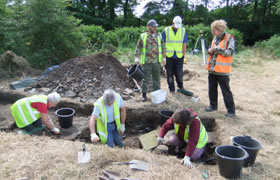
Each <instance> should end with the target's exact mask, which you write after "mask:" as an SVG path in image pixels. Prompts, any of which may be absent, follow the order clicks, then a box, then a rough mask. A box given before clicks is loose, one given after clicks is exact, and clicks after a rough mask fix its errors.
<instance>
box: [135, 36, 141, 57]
mask: <svg viewBox="0 0 280 180" xmlns="http://www.w3.org/2000/svg"><path fill="white" fill-rule="evenodd" d="M142 47H143V41H142V39H141V37H140V38H139V40H138V42H137V45H136V50H135V58H140V55H141V51H142Z"/></svg>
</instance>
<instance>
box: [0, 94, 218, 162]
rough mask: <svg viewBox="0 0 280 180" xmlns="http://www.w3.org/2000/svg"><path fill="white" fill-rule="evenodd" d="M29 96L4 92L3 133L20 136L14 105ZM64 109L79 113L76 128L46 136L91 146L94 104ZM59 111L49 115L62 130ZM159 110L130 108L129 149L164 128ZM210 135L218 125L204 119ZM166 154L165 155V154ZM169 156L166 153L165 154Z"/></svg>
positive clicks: (209, 151) (0, 103)
mask: <svg viewBox="0 0 280 180" xmlns="http://www.w3.org/2000/svg"><path fill="white" fill-rule="evenodd" d="M23 97H25V95H22V94H17V93H10V91H9V93H8V92H6V94H5V95H4V94H3V92H1V91H0V130H1V131H6V132H16V131H17V130H18V129H17V128H16V127H15V126H14V123H13V122H14V121H13V119H12V117H11V115H10V109H9V107H10V105H11V104H12V103H13V102H15V101H16V100H17V99H20V98H23ZM61 107H71V108H73V109H75V111H76V115H75V116H74V118H73V126H72V127H70V128H68V129H61V135H59V136H54V135H52V134H51V133H49V132H48V131H46V132H45V133H44V134H45V135H47V136H52V137H53V138H58V139H66V140H80V141H84V142H88V143H90V131H89V128H88V120H89V118H90V115H91V113H92V110H93V104H92V103H79V102H75V101H72V100H66V101H65V100H63V101H62V102H60V103H59V104H58V106H57V107H56V109H59V108H61ZM54 111H55V110H50V111H49V116H50V118H52V120H53V121H54V123H55V124H56V126H57V127H59V123H58V119H57V117H56V116H55V114H54ZM159 111H160V110H159V109H156V108H155V107H154V106H152V105H151V107H140V108H139V107H137V108H136V107H129V106H128V107H127V120H126V132H125V134H124V135H123V139H124V143H125V146H126V147H129V148H142V147H141V143H140V140H139V136H141V135H143V134H145V133H148V132H150V131H152V130H155V129H158V128H159V126H160V124H162V121H161V118H160V115H159ZM200 119H201V121H202V123H203V124H204V126H205V128H206V130H207V132H215V131H216V122H215V119H214V118H210V117H200ZM215 146H216V144H215V141H214V142H211V143H208V144H207V146H206V153H205V155H204V158H205V159H209V157H213V153H214V149H215ZM161 154H162V153H161ZM163 154H166V153H163Z"/></svg>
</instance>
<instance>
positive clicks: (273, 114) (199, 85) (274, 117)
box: [0, 52, 280, 180]
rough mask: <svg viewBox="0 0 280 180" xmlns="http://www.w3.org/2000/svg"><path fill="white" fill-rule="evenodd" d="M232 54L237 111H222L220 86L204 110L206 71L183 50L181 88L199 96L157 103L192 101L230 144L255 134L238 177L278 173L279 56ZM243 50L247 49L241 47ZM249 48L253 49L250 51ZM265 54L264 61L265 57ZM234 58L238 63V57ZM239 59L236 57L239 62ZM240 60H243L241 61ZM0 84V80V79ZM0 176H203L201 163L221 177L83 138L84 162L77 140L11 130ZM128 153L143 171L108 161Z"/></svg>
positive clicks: (1, 137)
mask: <svg viewBox="0 0 280 180" xmlns="http://www.w3.org/2000/svg"><path fill="white" fill-rule="evenodd" d="M242 53H244V54H237V56H236V62H237V63H236V65H235V66H234V68H233V72H232V76H231V77H230V78H231V82H230V85H231V89H232V92H233V95H234V100H235V104H236V114H237V117H236V118H234V119H228V118H226V117H224V114H225V112H226V109H225V107H224V103H223V98H222V95H221V92H219V109H218V111H216V112H213V113H206V112H205V111H204V108H205V107H206V106H207V105H208V103H209V101H208V84H207V83H208V81H207V71H206V70H205V68H204V66H203V65H202V64H201V63H202V59H201V57H200V56H188V57H187V59H188V61H187V63H186V64H185V65H184V69H187V70H189V71H190V72H192V73H193V74H194V76H192V78H191V79H190V80H188V81H184V86H185V88H186V89H188V90H191V91H193V92H194V93H195V94H196V95H198V96H199V98H200V102H199V103H196V104H194V103H192V102H191V101H190V98H186V97H185V96H183V95H180V94H177V93H176V94H175V95H174V96H171V95H170V94H168V101H167V102H165V103H164V104H162V105H161V106H163V107H168V108H171V109H176V108H177V107H186V106H188V107H193V108H194V110H195V111H196V112H198V114H199V116H209V117H214V118H215V119H216V123H217V131H216V133H217V134H218V135H219V136H218V139H217V143H218V144H232V142H231V138H232V137H233V136H237V135H250V136H252V137H254V138H255V139H257V140H259V141H260V142H261V144H262V146H263V148H262V149H261V150H260V151H259V154H258V156H257V159H256V162H255V165H254V166H253V167H250V168H243V174H242V176H241V179H254V180H263V179H279V177H280V175H279V174H280V164H279V161H280V158H279V154H280V141H279V139H280V135H279V130H280V125H279V119H280V113H279V112H280V103H279V97H280V76H279V68H278V67H279V66H280V61H279V60H275V59H273V58H272V57H270V56H265V57H267V59H264V55H260V56H258V55H254V54H252V52H251V53H250V52H249V54H250V56H249V55H246V52H242ZM247 53H248V52H247ZM254 53H255V52H254ZM268 60H269V61H268ZM238 62H240V63H238ZM241 62H242V63H241ZM245 62H246V63H245ZM2 85H3V84H2ZM161 85H162V89H165V90H167V89H168V87H167V83H166V79H165V78H162V81H161ZM150 103H151V102H150V101H149V102H147V103H144V104H142V103H140V94H139V95H137V99H136V100H135V101H134V102H131V101H130V102H127V106H130V105H131V106H136V105H137V106H143V105H144V106H146V105H147V104H150ZM0 144H1V146H0V152H1V153H0V164H1V166H0V179H1V180H2V179H11V180H12V179H15V178H19V177H24V176H27V177H30V179H32V180H33V179H39V180H40V179H59V180H62V179H65V180H68V179H98V176H99V175H102V170H105V169H106V170H114V171H119V172H120V173H121V175H122V177H130V178H138V179H147V180H152V179H159V180H162V179H164V180H169V179H174V180H175V179H176V180H177V179H178V180H181V179H197V180H200V179H203V178H202V170H203V169H207V170H208V174H209V179H223V178H222V177H221V176H220V175H219V172H218V166H209V165H204V164H195V167H194V168H193V169H188V168H186V167H184V166H182V165H181V164H180V160H179V159H176V158H175V157H172V156H164V155H159V154H156V153H153V152H152V153H151V152H146V151H143V150H141V149H110V148H107V147H106V146H103V145H93V144H88V145H87V147H88V150H89V151H90V152H91V156H92V158H91V161H90V162H89V163H88V164H85V165H79V164H78V163H77V152H78V151H80V150H81V147H82V142H78V141H75V142H72V141H64V140H57V139H51V138H49V137H36V136H24V135H16V134H12V133H5V132H0ZM132 159H139V160H144V161H146V162H148V163H149V171H148V172H140V171H139V172H138V171H132V170H130V169H129V167H127V166H125V165H124V166H116V165H112V162H126V161H129V160H132Z"/></svg>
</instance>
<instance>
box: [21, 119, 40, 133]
mask: <svg viewBox="0 0 280 180" xmlns="http://www.w3.org/2000/svg"><path fill="white" fill-rule="evenodd" d="M42 127H43V124H42V120H41V118H39V119H37V120H36V121H35V122H33V123H32V124H29V125H28V126H26V127H24V128H23V129H24V130H25V131H27V132H32V131H33V130H34V128H42Z"/></svg>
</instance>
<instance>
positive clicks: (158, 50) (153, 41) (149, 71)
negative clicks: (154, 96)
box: [135, 19, 166, 102]
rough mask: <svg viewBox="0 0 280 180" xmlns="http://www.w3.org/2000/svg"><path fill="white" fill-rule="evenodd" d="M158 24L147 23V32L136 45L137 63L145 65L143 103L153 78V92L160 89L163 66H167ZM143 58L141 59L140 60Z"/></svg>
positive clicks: (153, 21)
mask: <svg viewBox="0 0 280 180" xmlns="http://www.w3.org/2000/svg"><path fill="white" fill-rule="evenodd" d="M157 26H158V24H157V22H156V21H155V20H153V19H152V20H150V21H148V23H147V32H144V33H142V34H141V36H140V39H139V40H138V42H137V45H136V51H135V63H136V64H138V65H140V64H142V65H143V70H144V74H145V77H144V80H143V83H142V102H145V101H147V92H148V85H149V82H150V79H151V76H152V79H153V90H154V91H156V90H159V89H160V71H161V64H162V66H164V65H165V62H166V59H165V48H164V42H163V40H162V37H161V34H160V33H158V32H157ZM140 57H141V58H140Z"/></svg>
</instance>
